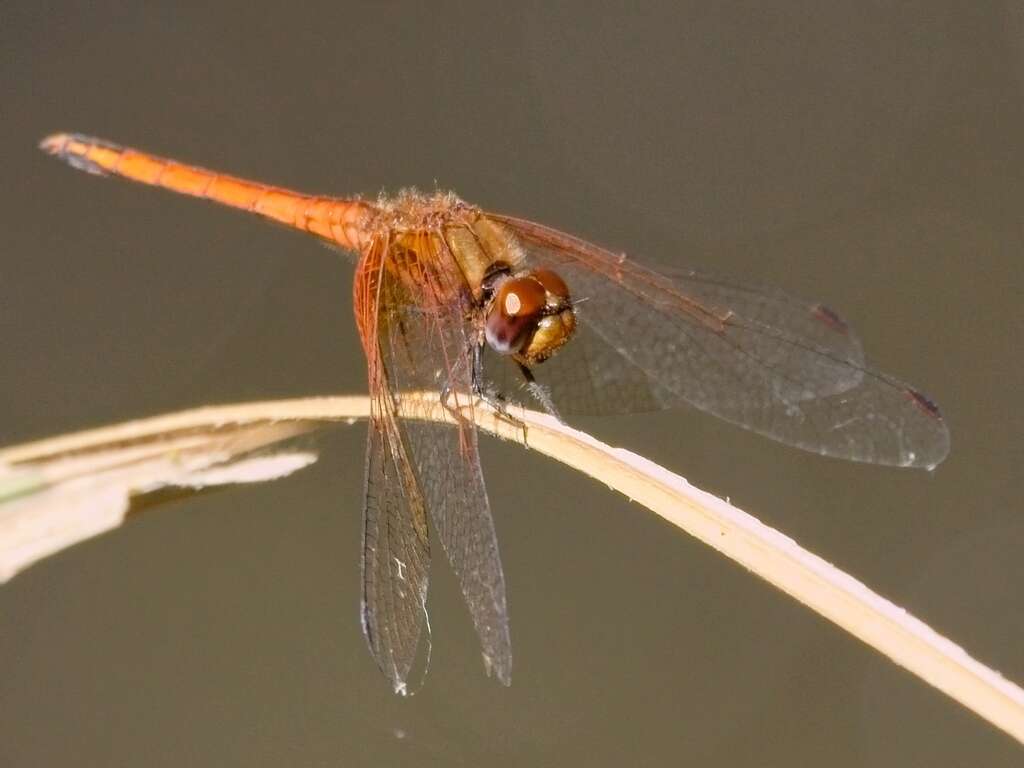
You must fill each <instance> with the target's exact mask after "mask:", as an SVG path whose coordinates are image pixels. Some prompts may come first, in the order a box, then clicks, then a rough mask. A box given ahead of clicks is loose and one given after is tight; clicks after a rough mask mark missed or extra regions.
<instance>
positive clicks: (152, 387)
mask: <svg viewBox="0 0 1024 768" xmlns="http://www.w3.org/2000/svg"><path fill="white" fill-rule="evenodd" d="M510 5H511V4H504V3H493V4H489V5H488V4H483V3H474V4H469V3H466V4H457V3H431V4H421V3H414V2H383V3H351V4H347V3H344V2H339V1H338V0H335V1H334V2H329V3H309V4H301V5H300V6H290V5H288V4H281V3H239V2H224V3H180V4H168V5H167V7H165V8H164V9H159V8H154V7H153V6H152V5H151V4H143V3H138V4H128V5H124V4H118V3H105V2H98V3H90V4H84V3H83V4H79V3H50V2H45V1H41V0H33V1H32V2H20V1H19V0H9V1H8V2H6V3H5V4H4V6H3V10H2V12H0V17H2V20H0V103H2V105H3V107H2V111H3V120H2V121H0V147H2V149H0V153H2V167H3V169H4V173H3V178H4V183H3V185H2V190H0V202H2V204H0V329H2V333H0V361H2V374H0V403H2V410H0V444H9V443H13V442H18V441H22V440H27V439H31V438H37V437H43V436H46V435H50V434H56V433H60V432H64V431H69V430H72V429H76V428H82V427H86V426H92V425H99V424H103V423H108V422H112V421H118V420H124V419H128V418H131V417H137V416H143V415H149V414H155V413H159V412H163V411H168V410H172V409H178V408H183V407H189V406H194V405H199V404H205V403H212V402H233V401H243V400H247V399H257V398H269V397H279V396H290V395H296V396H298V395H309V394H319V393H353V392H356V393H358V392H361V391H363V390H364V388H365V368H364V363H363V359H362V356H361V353H360V351H359V347H358V343H357V337H356V334H355V331H354V326H353V322H352V316H351V311H352V309H351V299H350V289H351V272H352V270H351V265H350V264H349V263H348V262H346V260H345V259H343V258H342V257H341V256H339V255H338V254H336V253H334V252H332V251H329V250H327V249H325V248H322V247H320V246H318V245H317V244H316V243H315V242H312V241H311V240H310V239H307V238H305V237H302V236H301V235H298V234H295V233H292V232H288V231H285V230H283V229H280V228H275V227H273V226H269V225H267V224H264V223H262V222H259V221H256V220H254V219H251V218H248V217H245V216H243V215H240V214H237V213H233V212H227V211H224V210H219V209H216V208H214V207H213V206H209V205H204V204H202V203H198V202H196V201H193V200H186V199H179V198H175V197H173V196H171V195H169V194H166V193H161V192H158V191H154V190H148V189H141V188H139V187H135V186H130V185H128V184H126V183H122V182H116V181H111V180H103V179H97V178H93V177H89V176H87V175H85V174H82V173H76V172H73V171H71V170H70V169H68V168H67V167H65V166H63V165H61V164H60V163H57V162H54V161H53V160H51V159H49V158H47V157H44V156H43V155H42V154H41V153H39V152H38V151H36V149H35V144H36V142H37V140H38V139H39V138H40V137H42V136H43V135H45V134H47V133H50V132H52V131H55V130H73V131H82V132H86V133H91V134H95V135H98V136H102V137H105V138H108V139H111V140H114V141H118V142H121V143H124V144H129V145H134V146H138V147H142V148H145V149H148V150H151V151H155V152H158V153H161V154H167V155H171V156H175V157H178V158H181V159H183V160H187V161H190V162H194V163H198V164H203V165H206V166H209V167H214V168H217V169H220V170H224V171H228V172H233V173H237V174H242V175H248V176H253V177H256V178H259V179H264V180H267V181H270V182H275V183H279V184H283V185H286V186H291V187H295V188H300V189H306V190H309V191H316V192H334V193H339V194H350V193H360V192H361V193H364V194H368V195H375V194H376V193H378V192H379V191H381V190H391V191H394V190H396V189H398V188H400V187H403V186H407V185H417V186H420V187H423V188H427V189H432V188H434V187H435V186H437V187H441V188H452V189H455V190H457V191H458V192H459V193H460V194H461V195H462V196H463V197H464V198H465V199H467V200H470V201H473V202H476V203H478V204H480V205H483V206H485V207H487V208H490V209H495V210H500V211H504V212H510V213H516V214H520V215H525V216H527V217H530V218H534V219H537V220H539V221H542V222H544V223H548V224H551V225H554V226H557V227H559V228H562V229H565V230H568V231H571V232H574V233H577V234H580V235H582V236H585V237H587V238H589V239H592V240H595V241H597V242H600V243H603V244H607V245H609V246H612V247H614V248H618V249H623V250H626V251H628V252H629V253H630V254H632V255H636V256H637V257H641V258H644V259H647V260H650V261H654V262H661V263H664V264H674V265H675V264H694V265H702V266H705V267H707V268H710V269H712V270H714V271H717V272H721V273H725V274H732V275H736V276H739V277H742V278H745V279H748V280H757V281H763V282H768V283H772V284H776V285H778V286H780V287H783V288H785V289H787V290H789V291H791V292H793V293H796V294H798V295H806V296H810V297H814V298H819V299H821V300H823V301H825V302H827V303H828V304H829V305H831V306H834V307H836V308H837V309H839V310H840V311H842V312H843V313H844V315H845V316H846V317H847V318H848V319H849V320H850V321H851V323H852V324H853V325H854V327H855V328H856V329H857V330H858V331H859V333H860V334H861V336H862V338H863V339H864V342H865V346H866V348H867V350H868V353H869V356H870V357H871V359H872V361H873V362H874V363H875V364H877V365H878V366H879V367H880V368H882V369H883V370H886V371H891V372H892V373H894V374H897V375H899V376H900V377H902V378H905V379H907V380H908V381H911V382H913V383H914V384H915V385H917V386H919V387H921V388H922V389H924V390H925V391H926V392H928V393H929V394H931V395H933V396H934V397H935V399H936V400H937V401H938V402H939V403H940V405H941V406H942V407H943V409H944V412H945V414H946V415H947V418H948V420H949V423H950V425H951V427H952V430H953V450H952V453H951V455H950V457H949V459H948V460H947V461H946V463H945V464H943V465H942V466H941V467H939V469H938V470H937V471H936V472H934V473H933V474H928V473H925V472H921V471H899V470H893V469H885V468H878V467H871V466H859V465H853V464H847V463H842V462H837V461H831V460H826V459H822V458H817V457H815V456H811V455H807V454H803V453H800V452H798V451H795V450H791V449H788V448H785V447H782V446H779V445H777V444H774V443H772V442H769V441H767V440H764V439H761V438H758V437H756V436H754V435H752V434H748V433H746V432H743V431H741V430H738V429H735V428H732V427H730V426H728V425H726V424H724V423H722V422H719V421H717V420H715V419H713V418H710V417H707V416H704V415H701V414H698V413H695V412H687V411H679V412H672V413H669V414H653V415H645V416H638V417H635V418H618V419H605V420H599V419H577V420H575V421H574V423H575V425H576V426H580V427H582V428H584V429H587V430H589V431H591V432H593V433H594V434H595V435H597V436H598V437H600V438H602V439H605V440H607V441H609V442H611V443H614V444H618V445H623V446H626V447H628V448H631V449H633V450H635V451H638V452H641V453H643V454H644V455H646V456H648V457H650V458H651V459H653V460H655V461H658V462H660V463H662V464H664V465H666V466H667V467H669V468H671V469H673V470H675V471H677V472H679V473H681V474H683V475H685V476H686V477H688V478H689V479H690V480H691V481H692V482H694V483H695V484H697V485H699V486H701V487H703V488H706V489H708V490H711V491H714V492H716V493H719V494H721V495H724V496H729V497H730V498H731V499H732V500H733V501H734V502H735V503H737V504H739V505H740V506H741V507H743V508H745V509H747V510H749V511H751V512H752V513H754V514H755V515H757V516H758V517H760V518H761V519H762V520H764V521H765V522H767V523H768V524H770V525H773V526H775V527H777V528H779V529H781V530H782V531H784V532H786V533H787V534H789V535H791V536H793V537H794V538H796V539H797V540H798V541H799V542H801V543H802V544H804V545H806V546H808V547H809V548H811V549H812V550H814V551H815V552H817V553H819V554H821V555H822V556H823V557H824V558H826V559H828V560H830V561H832V562H835V563H836V564H838V565H839V566H841V567H843V568H845V569H848V570H849V571H851V572H852V573H853V574H855V575H857V576H858V577H859V578H861V579H863V580H864V581H866V582H867V583H868V584H869V585H870V586H872V587H873V588H875V589H877V590H879V591H880V592H882V593H883V594H884V595H886V596H888V597H890V598H892V599H894V600H895V601H896V602H898V603H899V604H901V605H904V606H906V607H907V608H908V610H910V611H911V612H913V613H915V614H916V615H918V616H920V617H921V618H922V619H924V620H925V621H927V622H929V623H931V624H932V625H933V626H935V627H936V628H937V629H938V630H940V631H942V632H944V633H946V634H948V635H949V636H950V637H951V638H953V639H954V640H955V641H956V642H958V643H960V644H962V645H963V646H964V647H966V648H967V649H968V650H969V651H970V652H971V653H972V654H974V655H976V656H977V657H978V658H979V659H981V660H982V661H984V662H986V663H988V664H990V665H992V666H994V667H995V668H996V669H998V670H1000V671H1002V672H1003V673H1004V674H1006V675H1007V676H1009V677H1010V678H1011V679H1014V680H1016V681H1018V682H1020V681H1024V650H1022V649H1024V605H1022V603H1021V600H1020V594H1021V592H1020V585H1021V583H1022V579H1024V558H1021V556H1020V551H1021V545H1022V543H1024V515H1022V514H1021V496H1022V491H1024V488H1022V480H1021V474H1020V465H1021V458H1022V449H1021V443H1020V440H1021V434H1022V431H1024V429H1022V428H1024V418H1022V416H1021V410H1022V409H1021V402H1020V392H1021V386H1022V383H1024V376H1022V373H1024V368H1022V355H1021V354H1020V343H1021V342H1020V340H1021V333H1022V330H1024V328H1022V321H1021V313H1020V311H1019V297H1020V295H1021V293H1022V289H1024V280H1022V269H1021V254H1022V252H1024V216H1022V213H1024V151H1022V148H1021V147H1022V139H1021V137H1022V136H1024V11H1022V10H1021V6H1020V4H1019V3H1017V2H1011V1H1010V0H1007V1H1006V2H1004V3H1000V2H978V3H971V4H967V3H957V2H952V1H951V0H927V1H925V0H920V1H911V2H906V3H900V4H898V5H893V4H890V3H880V2H873V3H865V2H861V1H860V0H849V1H848V2H836V3H828V4H821V3H817V2H811V1H810V0H807V1H806V2H796V1H794V2H786V3H781V4H779V3H777V4H772V5H773V7H772V8H771V9H768V8H764V7H760V6H757V5H756V4H750V3H732V2H730V3H718V4H714V5H708V4H706V3H698V2H685V3H665V4H663V5H664V7H656V6H650V7H636V6H628V7H627V6H624V7H622V8H611V7H608V8H601V9H598V8H596V7H595V5H594V4H590V3H584V2H575V3H561V4H556V5H555V6H552V4H548V3H540V2H521V3H516V4H515V7H514V9H512V8H511V7H510ZM317 445H318V447H319V448H320V450H321V451H322V460H321V462H320V463H319V464H317V465H316V467H315V468H313V469H312V470H310V471H306V472H303V473H300V474H298V475H296V476H294V477H292V478H290V479H288V480H285V481H282V482H279V483H276V484H272V485H268V486H263V487H251V488H242V489H235V490H227V491H222V492H217V493H211V494H206V495H202V496H199V497H194V498H190V499H186V500H183V501H180V502H178V503H175V504H173V505H170V506H167V507H163V508H161V509H159V510H156V511H154V512H152V513H151V514H147V515H142V516H141V517H139V518H137V519H135V520H133V521H132V522H131V523H130V524H129V525H127V526H126V527H124V528H122V529H120V530H118V531H116V532H114V533H112V534H110V535H106V536H103V537H101V538H99V539H95V540H92V541H89V542H88V543H85V544H83V545H81V546H78V547H76V548H74V549H73V550H71V551H68V552H66V553H63V554H61V555H60V556H58V557H55V558H53V559H50V560H47V561H45V562H44V563H42V564H40V565H38V566H36V567H34V568H32V569H31V570H30V571H28V572H26V573H24V574H22V575H20V576H18V577H17V578H16V579H15V580H14V581H12V582H11V583H10V584H8V585H6V586H4V587H3V588H0V712H3V717H0V764H2V765H4V766H41V765H81V766H85V765H148V766H160V765H167V766H176V767H177V766H181V765H196V766H199V765H203V766H205V765H211V766H212V765H218V766H223V765H246V766H259V765H267V766H271V765H273V766H278V765H346V766H358V765H373V766H379V765H393V764H399V763H402V764H416V765H449V766H450V765H467V766H469V765H488V766H494V767H495V768H497V766H506V765H579V764H584V763H586V764H589V765H609V766H618V765H625V764H629V765H638V764H639V765H678V764H690V765H702V766H737V765H759V766H776V765H777V766H794V765H797V766H799V765H815V766H818V765H828V766H882V765H903V766H910V765H921V766H925V765H927V766H930V767H932V768H934V767H936V766H961V765H972V766H975V765H984V766H988V767H992V766H1003V765H1006V766H1008V765H1020V762H1021V751H1020V749H1019V747H1018V745H1017V744H1016V743H1015V742H1013V741H1012V740H1011V739H1009V738H1008V737H1006V736H1004V735H1002V734H1001V733H999V732H997V731H995V730H994V729H992V728H991V727H989V726H987V725H985V724H984V723H982V722H981V721H979V720H978V719H976V718H975V717H974V716H972V715H971V714H969V713H967V712H965V711H963V710H962V709H960V708H959V707H958V706H957V705H956V704H954V703H952V702H951V701H949V700H948V699H946V698H945V697H943V696H942V695H940V694H939V693H937V692H935V691H934V690H932V689H931V688H929V687H927V686H925V685H924V684H922V683H920V682H918V681H917V680H915V679H912V678H911V677H910V676H909V675H908V674H906V673H904V672H903V671H901V670H900V669H898V668H896V667H895V666H894V665H893V664H891V663H890V662H888V661H887V660H885V659H883V658H881V657H880V656H878V655H877V654H875V653H874V652H872V651H869V650H867V649H866V648H865V647H863V646H861V645H860V644H859V643H858V642H857V641H855V640H852V639H851V638H849V637H847V636H845V635H844V634H842V633H841V632H839V631H838V630H837V629H835V628H834V627H832V626H831V625H829V624H828V623H826V622H825V621H823V620H822V619H819V618H818V617H816V616H814V615H812V614H811V613H809V612H808V611H807V610H805V609H803V608H801V607H800V606H798V605H795V604H794V603H793V602H792V601H791V600H790V599H788V598H786V597H784V596H782V595H781V594H779V593H777V592H776V591H775V590H774V589H772V588H771V587H769V586H767V585H765V584H763V583H761V582H760V581H758V580H757V579H755V578H754V577H752V576H750V575H749V574H747V573H745V572H743V571H742V570H741V569H740V568H738V567H736V566H735V565H733V564H731V563H730V562H727V561H725V560H723V559H722V558H721V557H719V556H718V555H716V554H715V553H713V552H711V551H709V550H708V549H706V548H705V547H703V546H702V545H700V544H697V543H695V542H694V541H691V540H689V539H688V538H686V537H685V536H683V535H682V534H680V533H679V532H678V531H676V530H674V529H671V528H670V527H669V526H667V525H665V524H663V523H662V522H660V521H658V520H657V519H655V518H654V517H653V516H652V515H650V514H648V513H647V512H645V511H644V510H643V509H641V508H639V507H637V506H634V505H631V504H630V503H629V502H627V501H626V500H625V499H622V498H619V497H617V496H615V495H613V494H612V493H611V492H609V491H608V490H607V489H606V488H604V487H603V486H601V485H600V484H598V483H594V482H592V481H589V480H586V479H584V478H582V477H579V476H577V475H575V474H573V473H571V472H570V471H568V470H567V469H565V468H564V467H562V466H559V465H557V464H555V463H554V462H551V461H548V460H545V459H544V458H542V457H540V456H537V455H534V454H531V453H528V452H525V451H522V450H520V449H518V448H516V447H514V446H510V445H502V444H497V443H495V442H493V441H486V442H485V444H484V446H483V453H484V462H485V470H486V474H487V481H488V484H489V488H490V493H491V502H492V506H493V510H494V514H495V518H496V524H497V527H498V532H499V537H500V542H501V547H502V556H503V559H504V565H505V570H506V576H507V580H508V588H509V599H510V611H511V617H512V632H513V647H514V655H515V668H514V675H513V677H514V681H513V685H512V687H511V688H509V689H505V688H503V687H501V686H499V685H498V684H496V683H495V682H494V681H493V680H490V679H488V678H486V677H485V676H484V673H483V667H482V664H481V661H480V656H479V651H478V646H477V641H476V638H475V635H474V633H473V629H472V626H471V624H470V621H469V619H468V615H467V612H466V610H465V608H464V606H463V604H462V601H461V597H460V595H459V593H458V588H457V585H456V583H455V581H454V579H453V578H452V577H451V575H450V573H449V572H448V570H447V567H446V565H445V564H444V562H443V560H442V558H441V557H440V556H438V557H437V558H436V559H435V563H436V565H435V568H434V573H433V584H432V589H431V595H430V608H431V618H432V628H433V637H434V651H433V659H432V666H431V669H430V673H429V676H428V677H427V680H426V685H425V687H424V688H423V689H422V690H421V691H420V692H419V693H418V694H417V695H416V696H414V697H412V698H410V699H400V698H398V697H395V696H394V695H393V694H392V693H391V692H390V690H389V687H388V685H387V684H386V681H385V680H384V678H383V677H382V676H381V675H380V673H379V672H378V671H377V669H376V667H375V665H374V663H373V661H372V660H371V658H370V656H369V654H368V653H367V651H366V648H365V644H364V642H363V639H362V637H361V635H360V629H359V622H358V617H357V605H358V599H359V569H358V552H359V532H360V521H359V514H360V503H361V498H360V497H361V476H362V467H363V448H364V427H363V426H361V425H357V426H355V427H351V428H346V427H339V428H337V429H335V430H332V431H330V432H328V433H326V434H324V435H323V436H322V437H320V438H319V440H318V441H317ZM436 551H437V552H438V553H439V550H436Z"/></svg>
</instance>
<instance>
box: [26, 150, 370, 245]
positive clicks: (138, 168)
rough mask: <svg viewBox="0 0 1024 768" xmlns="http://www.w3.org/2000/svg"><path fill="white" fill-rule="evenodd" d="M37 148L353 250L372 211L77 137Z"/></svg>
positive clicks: (359, 203)
mask: <svg viewBox="0 0 1024 768" xmlns="http://www.w3.org/2000/svg"><path fill="white" fill-rule="evenodd" d="M39 146H40V148H41V149H42V150H43V151H45V152H48V153H49V154H51V155H54V156H56V157H59V158H61V159H62V160H64V161H65V162H66V163H68V164H69V165H71V166H72V167H74V168H78V169H79V170H83V171H86V172H87V173H94V174H98V175H111V176H121V177H123V178H126V179H130V180H132V181H137V182H139V183H140V184H146V185H148V186H155V187H162V188H164V189H168V190H170V191H172V192H177V193H178V194H182V195H188V196H190V197H198V198H202V199H205V200H212V201H213V202H215V203H220V204H221V205H226V206H228V207H230V208H238V209H241V210H244V211H249V212H250V213H255V214H256V215H258V216H263V217H265V218H268V219H272V220H273V221H277V222H279V223H281V224H284V225H286V226H289V227H293V228H295V229H299V230H302V231H304V232H311V233H313V234H315V235H318V236H319V237H322V238H324V239H325V240H329V241H331V242H333V243H336V244H338V245H340V246H342V247H343V248H348V249H350V250H354V251H359V250H361V249H362V247H363V246H364V245H365V243H366V240H367V234H368V233H367V231H366V225H365V222H366V220H367V219H368V218H369V214H370V213H371V212H372V211H373V210H374V209H373V207H372V206H370V205H368V204H366V203H364V202H362V201H360V200H346V199H342V198H332V197H316V196H312V195H305V194H302V193H300V192H293V191H291V190H289V189H284V188H281V187H274V186H270V185H267V184H259V183H256V182H252V181H248V180H246V179H241V178H238V177H235V176H229V175H226V174H222V173H216V172H214V171H208V170H206V169H205V168H199V167H197V166H193V165H185V164H183V163H179V162H176V161H174V160H169V159H167V158H163V157H158V156H156V155H151V154H149V153H148V152H140V151H138V150H135V149H130V148H127V147H122V146H119V145H117V144H112V143H110V142H107V141H103V140H102V139H96V138H92V137H90V136H83V135H81V134H77V133H72V134H68V133H58V134H54V135H52V136H48V137H47V138H45V139H43V141H42V142H40V144H39Z"/></svg>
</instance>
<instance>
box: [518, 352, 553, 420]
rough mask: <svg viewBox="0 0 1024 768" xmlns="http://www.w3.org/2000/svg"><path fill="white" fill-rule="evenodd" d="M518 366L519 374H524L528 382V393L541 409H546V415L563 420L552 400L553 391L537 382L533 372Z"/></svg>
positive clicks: (519, 364)
mask: <svg viewBox="0 0 1024 768" xmlns="http://www.w3.org/2000/svg"><path fill="white" fill-rule="evenodd" d="M516 365H518V366H519V372H520V373H521V374H523V378H524V379H525V380H526V391H527V392H529V393H530V394H531V395H532V396H533V399H534V400H536V401H537V402H538V403H540V407H541V408H543V409H544V411H545V412H546V413H548V414H549V415H551V416H554V417H555V418H556V419H558V420H559V421H561V420H562V417H561V415H559V413H558V409H557V408H555V402H554V400H552V399H551V390H550V389H548V388H547V387H545V386H544V385H543V384H541V383H540V382H539V381H537V379H536V378H534V375H533V371H531V370H530V369H529V368H528V367H527V366H525V365H523V364H522V363H520V362H518V361H516Z"/></svg>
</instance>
